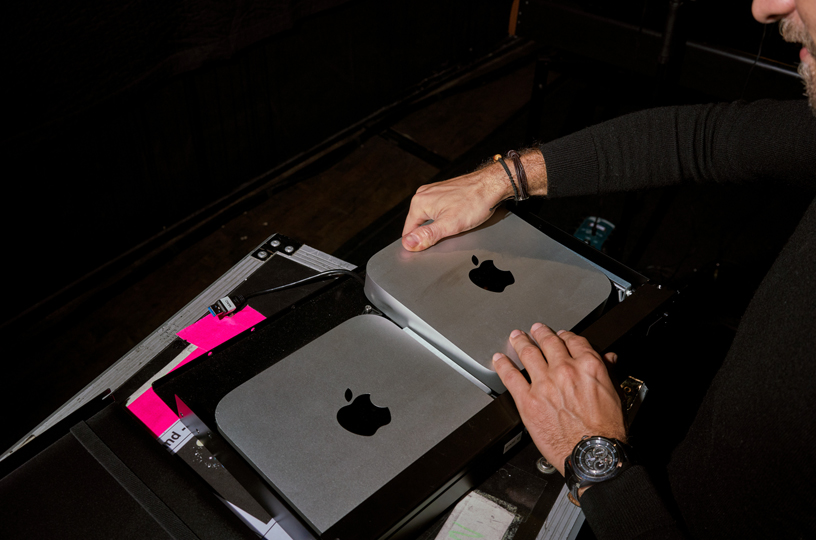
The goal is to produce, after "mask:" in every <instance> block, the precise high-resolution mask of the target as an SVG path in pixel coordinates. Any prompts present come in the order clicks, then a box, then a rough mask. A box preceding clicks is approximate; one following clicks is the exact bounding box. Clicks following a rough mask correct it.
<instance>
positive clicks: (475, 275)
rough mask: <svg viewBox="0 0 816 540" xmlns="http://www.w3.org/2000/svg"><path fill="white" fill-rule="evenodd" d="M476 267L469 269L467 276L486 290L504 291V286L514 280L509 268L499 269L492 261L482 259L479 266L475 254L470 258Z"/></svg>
mask: <svg viewBox="0 0 816 540" xmlns="http://www.w3.org/2000/svg"><path fill="white" fill-rule="evenodd" d="M471 260H472V261H473V264H475V265H476V268H474V269H473V270H471V271H470V274H468V277H470V281H472V282H473V283H474V284H476V286H477V287H480V288H482V289H484V290H486V291H491V292H496V293H500V292H504V288H505V287H507V286H508V285H512V284H513V283H515V282H516V279H515V278H514V277H513V273H512V272H510V271H509V270H499V269H498V268H496V265H495V264H493V261H490V260H488V261H483V262H482V264H481V266H479V259H477V258H476V255H474V256H473V258H472V259H471Z"/></svg>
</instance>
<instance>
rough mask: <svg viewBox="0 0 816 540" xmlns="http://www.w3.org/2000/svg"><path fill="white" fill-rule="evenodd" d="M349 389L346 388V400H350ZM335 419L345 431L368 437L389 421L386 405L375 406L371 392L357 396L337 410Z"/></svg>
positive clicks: (389, 412)
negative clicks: (350, 402)
mask: <svg viewBox="0 0 816 540" xmlns="http://www.w3.org/2000/svg"><path fill="white" fill-rule="evenodd" d="M351 398H352V393H351V389H350V388H347V389H346V401H351ZM337 421H338V422H339V423H340V425H341V426H343V427H344V428H345V429H346V430H347V431H350V432H352V433H355V434H357V435H364V436H366V437H370V436H372V435H374V434H375V433H377V430H378V429H380V428H381V427H383V426H385V425H387V424H390V423H391V411H389V410H388V407H377V406H376V405H374V404H373V403H371V394H363V395H361V396H357V398H356V399H355V400H354V402H353V403H352V404H351V405H346V406H345V407H343V408H342V409H340V410H339V411H337Z"/></svg>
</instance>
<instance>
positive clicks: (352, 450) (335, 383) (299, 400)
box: [215, 315, 492, 533]
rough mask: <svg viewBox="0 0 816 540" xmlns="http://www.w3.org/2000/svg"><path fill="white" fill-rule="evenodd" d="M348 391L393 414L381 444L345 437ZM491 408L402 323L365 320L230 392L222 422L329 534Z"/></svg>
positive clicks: (220, 412) (377, 437) (220, 410)
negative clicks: (342, 418) (342, 420)
mask: <svg viewBox="0 0 816 540" xmlns="http://www.w3.org/2000/svg"><path fill="white" fill-rule="evenodd" d="M347 389H348V390H351V392H352V394H353V397H354V398H355V399H356V398H357V397H359V396H361V395H364V394H370V400H371V402H372V403H373V404H374V405H376V406H380V407H388V408H389V410H390V415H391V422H390V423H389V424H388V425H385V426H383V427H381V428H380V429H379V430H378V431H377V432H376V433H375V434H374V435H372V436H363V435H356V434H353V433H350V432H348V431H346V430H345V429H344V428H343V427H341V426H340V424H339V423H338V421H337V412H338V410H340V409H341V408H342V407H345V406H348V405H349V403H348V402H347V401H346V397H345V392H346V390H347ZM491 401H492V398H490V397H489V396H488V395H487V394H486V393H484V392H483V391H482V390H480V389H479V388H477V387H476V386H475V385H474V384H472V383H471V382H469V381H468V380H466V379H465V378H464V377H462V376H461V375H460V374H459V373H457V372H456V371H454V370H453V369H452V368H451V367H449V366H448V365H446V364H445V363H444V362H441V361H440V360H439V359H438V358H437V356H436V355H435V354H433V353H431V352H430V351H428V350H427V349H426V348H425V347H424V346H423V345H422V344H420V343H418V342H417V341H416V340H414V339H413V338H412V337H411V336H409V335H408V334H406V333H405V332H403V331H402V330H401V329H400V328H399V327H397V326H396V325H395V324H394V323H392V322H390V321H388V320H387V319H385V318H383V317H380V316H377V315H360V316H357V317H355V318H353V319H350V320H348V321H346V322H344V323H342V324H341V325H339V326H337V327H336V328H334V329H333V330H331V331H329V332H327V333H326V334H324V335H323V336H321V337H319V338H317V339H316V340H314V341H312V342H311V343H309V344H308V345H306V346H305V347H303V348H302V349H300V350H298V351H296V352H294V353H293V354H291V355H290V356H288V357H286V358H284V359H283V360H281V361H280V362H278V363H277V364H275V365H273V366H272V367H270V368H269V369H267V370H266V371H264V372H262V373H260V374H259V375H257V376H256V377H254V378H253V379H251V380H249V381H247V382H246V383H244V384H243V385H241V386H239V387H238V388H236V389H235V390H233V391H232V392H230V393H229V394H228V395H227V396H225V397H224V398H223V399H222V400H221V402H220V403H219V404H218V407H217V408H216V413H215V417H216V423H217V425H218V429H219V431H220V432H221V434H222V435H224V437H225V438H226V439H227V440H228V441H229V442H230V444H232V446H233V447H234V448H235V449H236V450H237V451H238V452H240V453H241V454H242V455H243V456H244V457H245V458H246V459H247V461H248V462H249V463H251V464H252V465H253V466H254V468H255V469H256V470H257V471H258V472H259V473H260V474H261V475H262V476H263V477H265V478H266V479H267V480H268V481H269V482H270V484H271V485H272V486H274V488H275V489H276V490H277V491H278V493H279V494H280V495H281V496H282V497H284V498H285V499H286V500H287V501H288V502H289V503H290V504H291V505H292V506H293V507H294V508H295V509H296V510H297V511H298V512H299V513H300V515H301V517H302V518H304V519H305V520H306V521H308V522H309V523H310V524H311V525H312V526H313V527H314V528H315V529H316V530H317V531H319V532H321V533H323V532H325V531H326V530H327V529H328V528H329V527H331V526H332V525H333V524H335V523H336V522H337V521H338V520H340V519H341V518H342V517H343V516H345V515H346V514H348V513H349V512H350V511H351V510H352V509H354V508H355V507H357V506H358V505H359V504H360V503H362V502H363V501H364V500H365V499H367V498H368V497H369V496H371V495H372V494H374V493H375V492H376V491H377V490H378V489H379V488H381V487H383V486H384V485H385V484H386V483H388V482H389V481H391V480H392V479H393V478H394V477H395V476H396V475H397V474H399V473H400V472H401V471H403V470H404V469H405V468H406V467H407V466H408V465H410V464H411V463H413V462H414V461H415V460H416V459H418V458H419V457H421V456H422V455H423V454H425V453H426V452H427V451H429V450H430V449H431V448H433V447H434V446H435V445H436V444H437V443H439V442H441V441H442V440H443V439H444V438H445V437H446V436H448V435H449V434H451V433H452V432H453V431H454V430H456V429H457V428H458V427H459V426H461V425H462V424H463V423H465V422H467V421H468V420H469V419H470V418H471V417H472V416H473V415H475V414H476V413H477V412H479V411H480V410H481V409H482V408H484V407H485V406H486V405H488V404H489V403H490V402H491ZM352 402H353V399H352Z"/></svg>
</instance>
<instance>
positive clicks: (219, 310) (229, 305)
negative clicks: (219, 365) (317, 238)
mask: <svg viewBox="0 0 816 540" xmlns="http://www.w3.org/2000/svg"><path fill="white" fill-rule="evenodd" d="M337 276H351V277H353V278H354V279H356V280H357V281H359V282H360V283H362V284H365V281H363V278H361V277H360V276H359V275H358V274H356V273H354V272H351V271H349V270H340V269H336V270H326V271H325V272H320V273H319V274H315V275H313V276H309V277H307V278H304V279H301V280H298V281H293V282H292V283H287V284H285V285H278V286H277V287H272V288H271V289H264V290H262V291H255V292H252V293H249V294H247V295H241V294H235V295H232V296H225V297H224V298H222V299H220V300H219V301H218V302H216V303H215V304H213V305H211V306H210V307H208V308H207V310H208V311H209V312H210V314H212V316H213V317H218V318H221V317H224V316H226V315H231V314H232V313H237V312H238V311H241V310H242V309H243V308H244V306H246V305H247V300H249V299H250V298H255V297H256V296H261V295H263V294H269V293H273V292H277V291H284V290H286V289H292V288H294V287H300V286H301V285H307V284H309V283H314V282H316V281H323V280H324V279H329V278H332V277H337Z"/></svg>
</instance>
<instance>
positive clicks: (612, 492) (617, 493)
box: [581, 466, 686, 540]
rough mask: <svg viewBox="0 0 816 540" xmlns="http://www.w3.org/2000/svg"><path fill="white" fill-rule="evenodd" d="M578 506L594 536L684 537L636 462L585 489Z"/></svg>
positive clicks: (602, 539)
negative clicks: (615, 474)
mask: <svg viewBox="0 0 816 540" xmlns="http://www.w3.org/2000/svg"><path fill="white" fill-rule="evenodd" d="M581 507H582V509H583V511H584V515H585V516H586V519H587V522H588V523H589V526H590V527H592V532H593V533H594V534H595V537H596V538H598V540H622V539H632V540H635V539H636V540H651V539H658V538H659V539H661V540H680V539H684V538H686V536H685V535H684V533H683V532H682V531H681V529H680V528H679V527H678V525H677V522H676V521H675V519H674V517H673V516H672V515H671V514H670V513H669V512H668V510H666V507H665V506H664V505H663V502H662V501H661V499H660V496H659V495H658V493H657V491H656V490H655V488H654V486H653V485H652V482H651V480H650V479H649V476H648V474H647V473H646V470H645V469H644V468H643V467H640V466H634V467H631V468H630V469H628V470H626V471H625V472H624V473H623V474H621V475H620V476H618V477H617V478H615V479H613V480H609V481H607V482H603V483H601V484H598V485H596V486H592V487H590V488H589V489H587V490H586V491H585V492H584V494H583V495H582V496H581Z"/></svg>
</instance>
